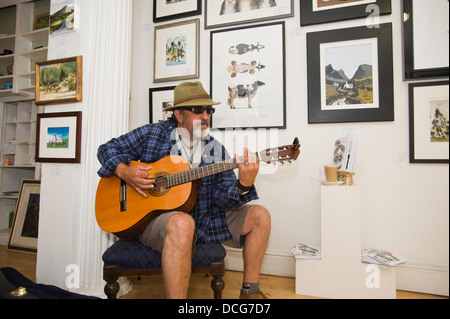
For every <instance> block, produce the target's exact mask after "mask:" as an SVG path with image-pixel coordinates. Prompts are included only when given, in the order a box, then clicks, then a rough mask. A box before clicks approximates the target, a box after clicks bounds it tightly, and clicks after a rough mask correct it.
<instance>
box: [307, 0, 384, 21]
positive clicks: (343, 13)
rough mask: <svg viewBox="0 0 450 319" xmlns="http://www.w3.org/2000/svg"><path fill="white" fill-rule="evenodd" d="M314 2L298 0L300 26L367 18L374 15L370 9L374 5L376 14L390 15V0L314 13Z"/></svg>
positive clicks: (311, 0)
mask: <svg viewBox="0 0 450 319" xmlns="http://www.w3.org/2000/svg"><path fill="white" fill-rule="evenodd" d="M313 1H315V0H300V24H301V25H302V26H307V25H313V24H320V23H328V22H336V21H343V20H351V19H359V18H367V17H369V16H370V15H371V14H374V12H373V10H372V7H368V6H369V5H375V6H376V8H377V10H379V12H376V14H378V13H379V14H380V15H387V14H391V13H392V8H391V7H392V5H391V0H377V1H375V2H373V3H369V4H361V5H352V6H345V7H342V8H332V9H327V10H322V11H315V10H314V6H313Z"/></svg>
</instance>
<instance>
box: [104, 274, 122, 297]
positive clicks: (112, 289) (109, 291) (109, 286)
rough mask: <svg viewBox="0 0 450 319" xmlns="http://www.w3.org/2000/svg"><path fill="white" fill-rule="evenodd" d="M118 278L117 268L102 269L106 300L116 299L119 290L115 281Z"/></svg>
mask: <svg viewBox="0 0 450 319" xmlns="http://www.w3.org/2000/svg"><path fill="white" fill-rule="evenodd" d="M119 277H120V276H119V270H118V269H117V267H114V266H104V267H103V280H105V281H106V285H105V289H104V291H105V294H106V296H107V297H108V299H117V293H118V292H119V289H120V286H119V283H118V282H117V279H119Z"/></svg>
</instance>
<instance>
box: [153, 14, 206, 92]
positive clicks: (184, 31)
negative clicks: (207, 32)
mask: <svg viewBox="0 0 450 319" xmlns="http://www.w3.org/2000/svg"><path fill="white" fill-rule="evenodd" d="M199 35H200V20H199V19H193V20H188V21H183V22H177V23H171V24H166V25H161V26H156V27H155V34H154V60H153V83H160V82H168V81H178V80H188V79H197V78H198V77H199V72H200V66H199V54H200V38H199ZM171 46H176V47H177V48H176V50H178V52H180V51H181V50H183V52H182V53H181V54H179V55H177V57H175V56H174V55H173V54H172V53H171V52H172V50H171V49H170V47H171Z"/></svg>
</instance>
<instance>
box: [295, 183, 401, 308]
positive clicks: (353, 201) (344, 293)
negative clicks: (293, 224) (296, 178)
mask: <svg viewBox="0 0 450 319" xmlns="http://www.w3.org/2000/svg"><path fill="white" fill-rule="evenodd" d="M360 211H361V208H360V189H359V187H355V186H352V187H349V186H322V187H321V256H322V259H321V260H305V259H297V260H296V293H297V294H300V295H308V296H315V297H323V298H336V299H338V298H350V299H360V298H361V299H367V298H374V299H375V298H385V299H391V298H396V278H395V269H394V268H389V269H383V268H380V267H378V266H374V265H368V264H363V263H361V212H360Z"/></svg>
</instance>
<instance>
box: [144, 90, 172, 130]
mask: <svg viewBox="0 0 450 319" xmlns="http://www.w3.org/2000/svg"><path fill="white" fill-rule="evenodd" d="M174 91H175V86H165V87H157V88H150V89H149V90H148V93H149V123H156V122H158V121H159V120H166V119H167V118H168V117H169V115H171V114H172V111H168V112H164V107H168V105H167V106H165V105H164V103H173V92H174ZM166 113H167V114H166ZM169 113H170V114H169Z"/></svg>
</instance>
